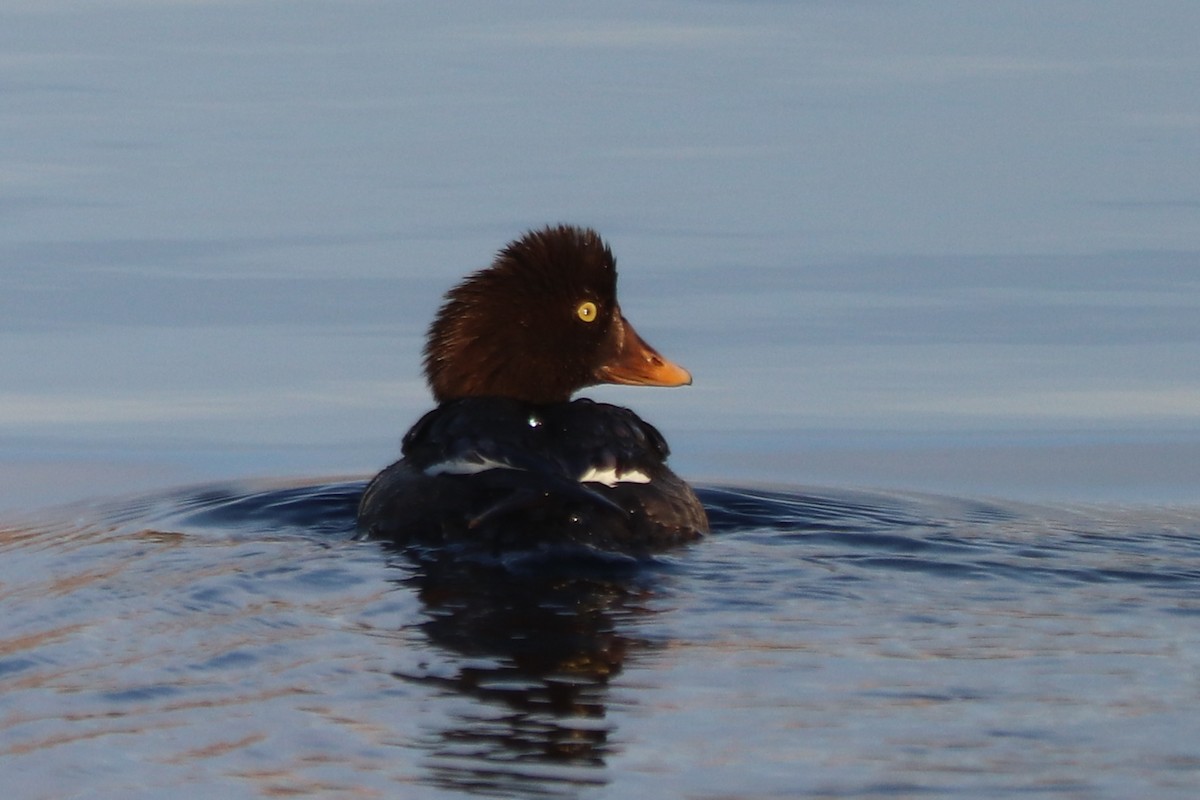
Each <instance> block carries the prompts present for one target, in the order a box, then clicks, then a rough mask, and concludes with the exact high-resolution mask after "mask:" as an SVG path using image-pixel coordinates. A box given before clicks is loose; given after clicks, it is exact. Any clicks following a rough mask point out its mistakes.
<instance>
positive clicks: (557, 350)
mask: <svg viewBox="0 0 1200 800" xmlns="http://www.w3.org/2000/svg"><path fill="white" fill-rule="evenodd" d="M616 286H617V270H616V261H615V260H614V258H613V255H612V252H611V251H610V250H609V248H608V246H607V245H606V244H605V243H604V241H603V240H602V239H601V238H600V236H599V235H598V234H597V233H596V232H595V231H593V230H590V229H586V228H578V227H574V226H568V225H558V226H552V227H547V228H543V229H541V230H536V231H531V232H529V233H527V234H526V235H525V236H523V237H521V238H520V239H517V240H516V241H514V242H511V243H510V244H509V245H507V246H506V247H505V248H504V249H503V250H501V251H500V252H499V254H498V255H497V256H496V259H495V261H494V262H493V263H492V265H491V266H490V267H488V268H486V269H483V270H480V271H479V272H476V273H474V274H472V275H469V276H468V277H467V278H465V279H464V280H463V281H462V282H461V283H460V284H458V285H457V286H456V287H454V288H453V289H451V290H450V291H449V292H448V293H447V294H446V297H445V302H444V304H443V305H442V307H441V309H440V310H439V311H438V313H437V315H436V316H435V318H434V320H433V323H432V324H431V325H430V328H429V333H428V337H427V340H426V345H425V351H424V356H425V360H424V367H425V377H426V379H427V380H428V383H429V387H430V389H431V390H432V391H433V396H434V399H435V400H436V401H437V403H438V405H437V407H436V408H434V409H433V410H432V411H430V412H428V413H427V414H425V416H423V417H422V418H421V419H420V420H418V421H417V423H416V424H415V425H413V427H412V429H411V430H409V431H408V433H407V434H406V435H405V436H404V440H403V444H402V447H401V452H402V455H403V457H402V458H401V459H400V460H399V461H397V462H396V463H394V464H392V465H391V466H389V467H387V468H386V469H384V470H383V471H382V472H380V473H379V474H378V475H376V476H375V478H374V479H373V480H372V481H371V482H370V484H369V485H368V486H367V488H366V491H365V492H364V494H363V497H362V500H361V501H360V504H359V508H358V527H359V531H360V532H361V533H362V534H363V535H366V536H369V537H373V538H382V539H391V540H393V541H395V542H397V543H400V544H422V545H462V546H468V547H471V546H474V547H481V548H483V549H485V550H488V551H491V552H493V553H502V552H505V551H509V550H517V549H539V548H546V547H554V546H556V545H569V546H583V547H585V548H589V549H592V548H594V549H597V550H602V551H611V552H618V553H635V554H636V553H644V552H652V551H655V550H660V549H662V548H664V547H667V546H670V545H673V544H677V543H680V542H685V541H689V540H691V539H694V538H696V537H698V536H700V535H701V534H703V533H705V532H707V530H708V518H707V516H706V514H705V512H704V507H703V506H702V505H701V504H700V501H699V500H698V499H697V498H696V495H695V493H694V492H693V491H692V489H691V487H690V486H688V484H687V483H686V482H684V481H683V480H682V479H681V478H679V476H677V475H676V474H675V473H674V472H672V471H671V469H670V468H669V467H668V466H667V464H666V461H667V456H668V454H669V449H668V447H667V443H666V440H664V439H663V437H662V434H660V433H659V432H658V430H657V429H655V428H654V426H652V425H651V424H650V423H648V422H646V421H644V420H642V419H641V418H640V417H638V416H637V415H636V414H635V413H634V412H632V411H630V410H629V409H627V408H621V407H619V406H615V405H609V404H606V403H598V402H594V401H592V400H588V399H577V400H571V396H572V395H573V394H574V393H575V392H577V391H578V390H580V389H582V388H584V387H587V386H593V385H596V384H600V383H618V384H632V385H639V386H682V385H685V384H690V383H691V381H692V378H691V375H690V374H689V373H688V372H687V370H685V369H683V368H682V367H680V366H678V365H676V364H674V363H672V362H671V361H669V360H667V359H666V358H664V357H663V356H661V355H660V354H659V353H658V351H656V350H655V349H654V348H653V347H651V346H650V345H648V344H646V342H645V341H643V340H642V338H641V337H640V336H638V334H637V332H636V331H634V329H633V326H631V325H630V324H629V322H628V321H627V320H626V319H625V317H624V316H623V315H622V313H621V308H620V306H619V305H618V304H617V297H616Z"/></svg>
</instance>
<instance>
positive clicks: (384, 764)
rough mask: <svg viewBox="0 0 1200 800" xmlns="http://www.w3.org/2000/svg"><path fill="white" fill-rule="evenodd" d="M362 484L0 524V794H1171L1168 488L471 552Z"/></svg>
mask: <svg viewBox="0 0 1200 800" xmlns="http://www.w3.org/2000/svg"><path fill="white" fill-rule="evenodd" d="M362 486H363V484H362V482H360V481H346V482H340V483H332V482H326V483H312V484H308V485H304V484H297V483H273V484H264V483H256V484H225V485H209V486H202V487H196V488H193V489H190V490H185V491H180V492H173V493H163V494H160V495H156V496H150V497H142V498H136V499H134V500H128V501H121V502H117V503H113V504H112V505H111V506H108V505H106V506H102V507H95V506H92V507H78V508H74V509H71V510H70V513H69V515H68V516H69V521H60V522H62V524H58V523H56V522H54V521H51V520H42V524H37V525H25V526H0V552H2V553H3V556H4V558H3V559H2V563H3V567H4V571H3V574H0V605H2V607H3V610H4V623H3V631H2V632H0V772H2V774H3V775H4V786H5V790H6V792H7V794H8V795H11V796H20V797H43V796H44V797H49V796H56V797H65V796H74V795H78V794H80V793H81V792H85V793H90V794H95V795H103V796H113V797H118V796H120V797H125V796H130V795H138V796H141V795H142V794H144V793H145V789H146V787H147V786H154V787H155V793H156V796H158V795H161V794H164V793H166V792H169V791H177V792H179V793H180V794H183V795H187V796H191V795H194V794H197V793H200V794H204V795H206V796H207V795H208V794H215V793H217V792H222V793H227V794H230V795H231V796H246V795H248V794H253V795H255V796H280V795H289V796H290V795H311V794H320V793H325V794H331V795H337V796H379V797H392V796H401V797H407V796H413V795H416V796H422V797H423V796H436V797H461V796H463V795H464V794H477V795H484V796H489V797H495V796H508V797H574V796H576V795H578V794H579V793H580V792H581V791H582V792H587V791H590V790H597V793H598V794H602V795H611V796H614V797H643V796H657V795H669V796H695V797H712V796H730V797H734V796H748V795H753V796H760V797H762V796H771V797H792V796H863V795H874V794H896V793H902V794H904V796H912V797H945V796H947V795H952V796H971V797H974V796H980V795H981V794H996V793H997V792H999V793H1003V794H1005V795H1006V796H1007V795H1008V794H1013V793H1016V792H1020V793H1029V792H1033V793H1035V794H1037V793H1044V789H1045V787H1047V786H1050V787H1056V788H1058V787H1064V786H1065V787H1068V789H1067V790H1068V791H1075V792H1076V793H1077V794H1079V793H1083V794H1087V795H1089V796H1091V795H1096V796H1099V795H1102V794H1105V793H1106V791H1107V790H1108V789H1110V788H1111V789H1113V791H1117V790H1119V794H1120V796H1153V797H1169V796H1179V797H1189V798H1190V797H1192V796H1193V795H1194V794H1195V792H1194V787H1195V783H1196V781H1195V778H1196V775H1197V762H1196V760H1195V758H1194V753H1193V752H1192V751H1193V750H1194V747H1193V746H1192V744H1191V743H1193V742H1194V741H1195V740H1196V722H1195V720H1196V718H1197V717H1196V714H1195V713H1194V711H1195V682H1194V680H1192V679H1191V676H1193V675H1194V674H1195V667H1196V665H1197V663H1200V662H1198V660H1197V658H1198V656H1197V654H1198V653H1200V640H1198V639H1197V636H1196V635H1195V634H1194V633H1193V631H1194V630H1195V628H1196V626H1194V625H1188V624H1185V623H1186V622H1187V621H1188V620H1194V619H1195V617H1196V614H1197V613H1198V610H1197V604H1196V599H1195V591H1194V587H1195V586H1196V583H1197V581H1198V580H1200V546H1198V544H1197V543H1198V542H1200V518H1198V517H1197V514H1196V512H1195V511H1194V510H1188V509H1180V510H1175V511H1171V510H1165V509H1156V510H1153V512H1148V511H1145V510H1141V511H1138V510H1130V511H1128V512H1126V511H1119V510H1113V509H1109V510H1106V511H1104V512H1103V513H1101V512H1100V511H1094V512H1093V511H1091V510H1087V509H1078V510H1067V509H1044V508H1034V507H1023V506H1017V505H1013V504H1004V503H989V502H974V501H964V500H955V499H952V498H913V497H905V496H897V495H884V494H877V493H858V492H846V491H841V490H839V491H832V492H812V491H805V492H795V491H793V492H786V491H770V490H765V489H745V488H732V487H703V488H702V489H701V491H700V495H701V498H702V500H703V502H704V503H705V505H706V507H707V508H708V510H709V514H710V518H711V519H712V522H713V528H714V535H713V536H711V537H708V538H707V539H705V540H703V541H702V542H701V543H699V544H698V545H696V546H694V547H689V548H685V549H682V550H679V551H676V552H675V553H673V554H672V556H671V557H670V559H667V558H665V557H664V558H660V559H656V560H651V561H644V562H635V561H609V560H600V559H599V558H598V557H595V556H593V557H591V558H590V559H585V558H583V557H582V556H581V555H579V554H578V553H576V556H575V558H567V557H565V554H563V553H556V554H553V555H548V554H539V555H537V556H536V557H535V556H532V555H525V556H522V557H520V558H515V557H513V556H512V555H511V554H509V555H506V556H505V557H504V558H503V559H501V560H498V561H493V562H486V561H482V560H479V559H478V558H475V559H470V558H467V557H465V554H462V553H446V552H443V553H441V554H440V555H435V554H432V553H430V552H426V551H422V550H417V549H411V550H405V551H398V552H397V551H390V552H389V551H388V550H386V548H383V546H382V545H380V544H379V543H377V542H356V541H354V533H353V531H354V507H355V504H356V502H357V499H358V496H359V494H360V493H361V491H362ZM1031 742H1033V743H1035V744H1037V746H1030V743H1031ZM801 762H802V763H803V769H798V768H797V764H798V763H801ZM67 763H69V764H71V765H72V770H70V771H65V770H63V769H62V766H61V765H62V764H67ZM1126 789H1128V790H1129V791H1125V790H1126ZM1060 790H1061V789H1060ZM1108 793H1109V794H1111V793H1112V792H1108Z"/></svg>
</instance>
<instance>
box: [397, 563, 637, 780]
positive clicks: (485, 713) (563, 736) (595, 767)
mask: <svg viewBox="0 0 1200 800" xmlns="http://www.w3.org/2000/svg"><path fill="white" fill-rule="evenodd" d="M644 581H645V575H644V573H642V572H639V571H638V570H637V569H636V568H635V567H633V566H631V565H628V564H621V565H614V564H607V563H584V564H574V565H571V566H566V567H564V566H563V565H561V564H557V565H554V566H551V565H550V564H549V563H547V562H545V561H541V562H540V563H523V564H520V565H517V567H516V568H515V569H514V568H513V566H512V565H508V566H502V565H496V564H480V563H478V562H468V563H463V562H456V561H455V560H454V559H453V558H452V557H448V558H436V559H428V558H426V559H423V560H422V561H421V564H420V570H419V571H417V572H416V573H415V574H414V575H413V576H412V577H410V578H408V579H406V581H405V583H407V584H409V585H411V586H412V587H413V588H414V589H415V590H416V591H417V593H418V595H419V596H420V598H421V600H422V602H423V604H424V607H425V610H426V613H427V620H426V621H425V622H424V623H423V624H422V629H423V630H424V632H425V634H426V635H427V636H428V638H429V642H430V643H431V644H433V645H435V646H437V647H438V648H440V649H442V650H444V651H446V652H447V653H448V654H450V655H451V656H453V658H452V659H451V661H452V663H456V666H455V667H454V668H452V671H451V673H450V674H440V673H435V672H434V671H424V672H419V673H416V674H401V673H397V674H396V677H397V678H400V679H402V680H405V681H413V682H416V683H421V684H426V685H429V684H432V685H436V686H437V687H439V688H440V690H441V692H442V693H443V696H460V697H463V698H467V699H469V700H470V701H471V702H470V703H469V704H468V705H466V706H461V707H458V708H457V710H456V712H455V713H452V714H449V715H447V716H446V717H444V718H440V719H442V720H444V722H445V723H447V724H446V725H445V727H444V728H442V729H441V730H438V731H436V732H435V733H433V734H432V735H431V737H430V739H429V740H428V741H427V742H425V743H424V746H425V747H426V748H427V749H428V751H429V752H430V759H429V761H428V766H429V768H430V770H431V771H432V778H433V780H434V782H435V783H437V784H438V785H441V786H444V787H447V788H455V789H459V790H484V789H486V790H488V791H494V790H497V789H503V790H505V791H511V792H513V793H519V794H521V795H522V796H527V795H528V794H529V793H544V792H546V791H547V789H548V788H549V787H550V786H553V785H555V783H556V782H561V781H565V782H567V784H568V785H571V786H578V785H579V784H593V783H597V784H598V783H603V782H604V781H605V778H604V773H603V771H602V769H603V767H604V766H605V765H606V759H607V757H608V756H609V755H610V753H611V752H612V743H611V741H610V734H611V733H612V725H611V722H610V721H609V715H608V702H609V700H608V686H609V681H610V680H611V679H612V678H613V677H614V676H615V675H617V674H618V673H619V672H620V671H621V669H622V666H623V665H624V663H625V661H626V659H627V658H628V657H630V656H631V655H633V654H635V653H637V652H638V651H643V650H646V649H648V648H650V647H651V646H652V645H651V643H650V642H648V641H647V640H645V639H639V638H636V637H631V636H629V635H627V634H626V633H623V632H622V630H621V628H622V625H621V621H622V619H623V618H627V617H630V616H633V615H640V614H646V613H650V612H649V611H648V609H647V608H646V607H645V606H644V605H643V604H642V601H643V599H644V598H645V597H646V595H647V592H648V589H647V588H646V587H645V586H644V585H642V584H643V582H644ZM563 788H566V785H564V786H563Z"/></svg>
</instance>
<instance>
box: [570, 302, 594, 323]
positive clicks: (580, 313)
mask: <svg viewBox="0 0 1200 800" xmlns="http://www.w3.org/2000/svg"><path fill="white" fill-rule="evenodd" d="M575 316H577V317H579V318H580V319H581V320H583V321H584V322H595V321H596V304H595V303H593V302H592V301H591V300H584V301H583V302H582V303H580V304H579V307H578V308H576V309H575Z"/></svg>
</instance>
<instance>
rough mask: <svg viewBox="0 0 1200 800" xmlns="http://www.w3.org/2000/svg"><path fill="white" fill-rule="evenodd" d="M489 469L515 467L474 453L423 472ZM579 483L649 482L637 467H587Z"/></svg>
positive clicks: (458, 471) (438, 464)
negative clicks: (623, 469)
mask: <svg viewBox="0 0 1200 800" xmlns="http://www.w3.org/2000/svg"><path fill="white" fill-rule="evenodd" d="M491 469H516V470H519V469H521V467H514V466H513V465H512V464H507V463H505V462H503V461H496V460H495V459H491V458H485V457H483V456H480V455H475V456H474V457H472V458H458V459H450V460H448V461H439V462H438V463H436V464H431V465H429V466H428V467H426V468H425V474H426V475H429V476H433V475H475V474H477V473H480V472H487V471H488V470H491ZM579 482H580V483H603V484H604V485H605V486H616V485H617V484H618V483H649V482H650V476H649V475H647V474H646V473H644V472H642V471H641V470H639V469H631V470H628V471H626V472H618V471H617V468H616V467H588V468H587V470H586V471H585V472H584V473H583V474H582V475H580V476H579Z"/></svg>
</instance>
